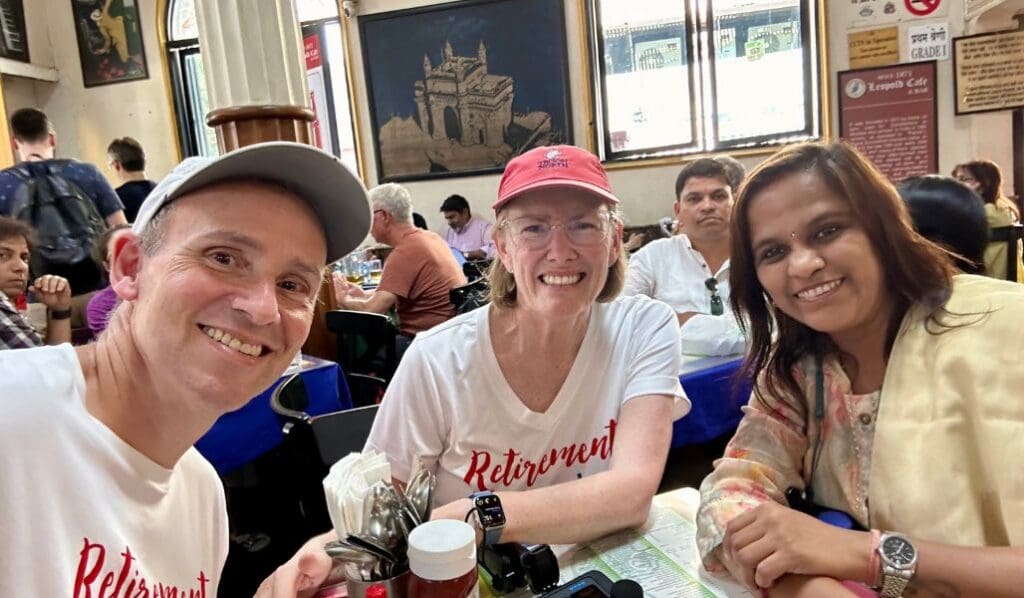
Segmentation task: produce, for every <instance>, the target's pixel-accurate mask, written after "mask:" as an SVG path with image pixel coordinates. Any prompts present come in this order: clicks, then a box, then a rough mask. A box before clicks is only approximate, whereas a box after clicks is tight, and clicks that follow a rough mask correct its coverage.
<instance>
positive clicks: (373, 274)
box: [369, 259, 384, 284]
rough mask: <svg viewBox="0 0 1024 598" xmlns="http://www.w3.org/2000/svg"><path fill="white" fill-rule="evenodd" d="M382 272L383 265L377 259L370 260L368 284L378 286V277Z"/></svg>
mask: <svg viewBox="0 0 1024 598" xmlns="http://www.w3.org/2000/svg"><path fill="white" fill-rule="evenodd" d="M383 272H384V265H383V262H381V261H380V260H378V259H372V260H370V281H369V282H370V283H371V284H380V276H381V274H382V273H383Z"/></svg>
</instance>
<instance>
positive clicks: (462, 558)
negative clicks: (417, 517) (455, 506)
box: [408, 519, 476, 581]
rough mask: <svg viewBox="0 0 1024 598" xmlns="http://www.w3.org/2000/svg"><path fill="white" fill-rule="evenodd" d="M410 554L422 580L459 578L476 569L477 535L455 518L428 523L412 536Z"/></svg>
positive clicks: (413, 532)
mask: <svg viewBox="0 0 1024 598" xmlns="http://www.w3.org/2000/svg"><path fill="white" fill-rule="evenodd" d="M408 555H409V569H410V570H411V571H412V573H413V575H415V576H417V577H419V578H420V579H429V580H434V581H443V580H446V579H457V578H459V577H462V576H463V575H465V574H466V573H468V572H470V571H471V570H473V569H474V568H475V567H476V532H475V531H474V530H473V527H472V526H471V525H469V524H468V523H465V522H462V521H456V520H454V519H438V520H436V521H427V522H424V523H422V524H420V525H418V526H416V527H415V528H414V529H413V530H412V532H411V533H410V534H409V548H408Z"/></svg>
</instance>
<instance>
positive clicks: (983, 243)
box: [896, 174, 988, 274]
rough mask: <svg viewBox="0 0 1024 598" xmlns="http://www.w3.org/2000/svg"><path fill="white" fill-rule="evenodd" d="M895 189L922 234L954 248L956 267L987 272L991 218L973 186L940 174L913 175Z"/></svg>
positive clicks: (962, 269) (975, 272) (966, 270)
mask: <svg viewBox="0 0 1024 598" xmlns="http://www.w3.org/2000/svg"><path fill="white" fill-rule="evenodd" d="M896 189H897V190H898V191H899V193H900V197H902V198H903V201H904V202H906V204H907V209H908V210H910V218H911V219H912V220H913V222H914V228H915V229H917V232H919V233H921V235H922V236H923V237H924V238H926V239H929V240H931V241H934V242H935V243H938V244H939V245H941V246H942V247H944V248H945V249H948V250H950V251H952V252H953V253H954V254H955V255H954V261H955V263H956V266H957V268H959V269H960V271H962V272H966V273H968V274H984V273H985V248H986V247H988V220H987V219H986V217H985V202H984V201H982V199H981V197H979V196H978V194H977V193H975V192H974V191H973V190H971V188H970V187H968V186H967V185H965V184H963V183H961V182H960V181H958V180H956V179H954V178H952V177H948V176H942V175H940V174H929V175H925V176H918V177H912V178H909V179H906V180H904V181H903V182H901V183H900V184H899V185H898V186H897V187H896Z"/></svg>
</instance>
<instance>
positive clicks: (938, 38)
mask: <svg viewBox="0 0 1024 598" xmlns="http://www.w3.org/2000/svg"><path fill="white" fill-rule="evenodd" d="M949 42H950V37H949V23H928V24H925V25H911V26H910V27H908V28H907V58H908V59H909V61H910V62H921V61H923V60H946V59H947V58H949Z"/></svg>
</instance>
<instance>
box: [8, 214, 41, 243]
mask: <svg viewBox="0 0 1024 598" xmlns="http://www.w3.org/2000/svg"><path fill="white" fill-rule="evenodd" d="M14 237H22V238H24V239H25V243H26V244H27V245H28V250H29V251H32V249H34V248H35V246H36V232H35V230H33V229H32V227H31V226H29V225H28V224H27V223H25V222H22V221H21V220H16V219H14V218H8V217H7V216H0V241H6V240H7V239H13V238H14Z"/></svg>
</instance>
